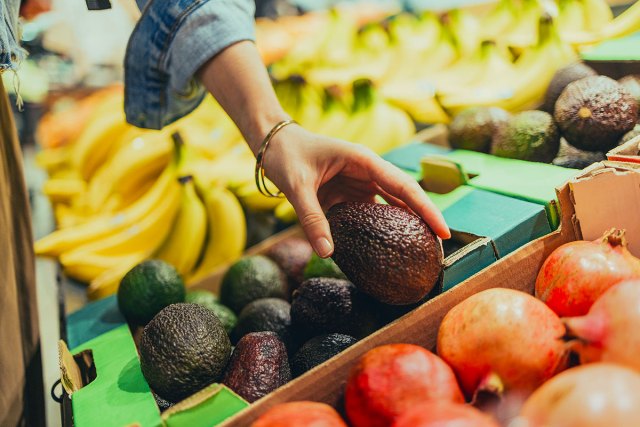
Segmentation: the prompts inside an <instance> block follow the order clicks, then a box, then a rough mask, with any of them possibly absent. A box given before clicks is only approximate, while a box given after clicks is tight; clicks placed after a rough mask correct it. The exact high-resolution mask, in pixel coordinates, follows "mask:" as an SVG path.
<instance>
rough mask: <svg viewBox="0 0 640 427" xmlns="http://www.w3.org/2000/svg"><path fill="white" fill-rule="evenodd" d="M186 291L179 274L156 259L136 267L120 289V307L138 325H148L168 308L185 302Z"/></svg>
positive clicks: (129, 273) (121, 283)
mask: <svg viewBox="0 0 640 427" xmlns="http://www.w3.org/2000/svg"><path fill="white" fill-rule="evenodd" d="M185 292H186V291H185V287H184V282H183V281H182V277H180V274H179V273H178V271H177V270H176V269H175V268H174V267H173V266H172V265H171V264H167V263H166V262H164V261H161V260H157V259H152V260H147V261H143V262H141V263H140V264H138V265H136V266H135V267H133V268H132V269H131V270H130V271H129V272H128V273H127V274H125V276H124V277H123V278H122V281H121V282H120V286H119V287H118V307H119V308H120V311H121V312H122V314H123V315H124V317H125V318H126V319H127V321H129V322H130V323H133V324H135V325H146V324H147V323H149V321H150V320H151V319H153V316H155V315H156V314H158V312H159V311H160V310H162V309H163V308H165V307H166V306H168V305H170V304H174V303H178V302H184V299H185Z"/></svg>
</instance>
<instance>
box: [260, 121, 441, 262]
mask: <svg viewBox="0 0 640 427" xmlns="http://www.w3.org/2000/svg"><path fill="white" fill-rule="evenodd" d="M264 169H265V173H266V175H267V177H268V178H269V179H270V180H271V181H272V182H273V183H274V184H275V185H277V186H278V188H279V189H280V190H281V191H282V192H283V193H284V194H285V195H286V196H287V198H288V199H289V201H290V202H291V204H292V205H293V207H294V208H295V210H296V212H297V214H298V219H299V220H300V224H301V225H302V227H303V229H304V231H305V233H306V235H307V238H308V239H309V242H311V245H312V246H313V249H314V250H315V251H316V253H317V254H318V255H319V256H321V257H323V258H326V257H328V256H331V254H332V253H333V239H332V238H331V232H330V229H329V223H328V222H327V219H326V217H325V215H324V211H326V210H328V209H329V208H330V207H331V206H333V205H335V204H337V203H340V202H344V201H363V202H371V203H373V202H374V198H375V196H376V195H380V196H381V197H382V198H383V199H384V200H385V201H387V203H389V204H391V205H395V206H399V207H402V208H405V209H409V210H411V211H413V212H414V213H416V214H417V215H418V216H420V217H422V219H424V221H425V222H426V223H427V224H429V226H430V227H431V228H432V229H433V231H434V232H435V233H436V234H437V235H438V236H440V237H441V238H443V239H447V238H449V237H450V236H451V233H450V232H449V228H448V227H447V225H446V223H445V221H444V218H443V217H442V214H441V213H440V211H439V210H438V209H437V208H436V206H435V205H434V204H433V202H431V200H429V197H427V195H426V194H425V192H424V191H423V190H422V188H421V187H420V185H418V183H417V182H416V181H415V180H413V179H412V178H411V177H409V176H408V175H407V174H405V173H404V172H402V171H401V170H399V169H398V168H396V167H395V166H393V165H392V164H391V163H389V162H387V161H385V160H383V159H382V158H380V157H379V156H377V155H376V154H375V153H374V152H373V151H371V150H369V149H368V148H366V147H364V146H361V145H356V144H353V143H350V142H345V141H340V140H338V139H334V138H329V137H325V136H322V135H317V134H314V133H311V132H309V131H307V130H305V129H303V128H302V127H300V126H298V125H295V124H293V125H289V126H286V127H284V128H283V129H282V130H280V131H279V132H278V133H277V134H276V135H275V136H274V137H273V139H272V141H271V143H270V145H269V149H268V150H267V152H266V154H265V159H264Z"/></svg>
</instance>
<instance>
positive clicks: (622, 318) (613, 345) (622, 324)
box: [562, 280, 640, 371]
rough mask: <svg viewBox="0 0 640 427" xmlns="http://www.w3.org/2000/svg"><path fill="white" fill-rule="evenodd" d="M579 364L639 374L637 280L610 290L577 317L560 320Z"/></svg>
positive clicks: (639, 297)
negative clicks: (623, 367)
mask: <svg viewBox="0 0 640 427" xmlns="http://www.w3.org/2000/svg"><path fill="white" fill-rule="evenodd" d="M562 320H563V321H564V323H565V325H566V326H567V329H568V332H569V335H571V336H574V337H576V338H578V340H576V341H572V342H571V344H573V350H575V351H576V352H577V353H578V354H579V355H580V361H581V362H582V363H588V362H597V361H603V362H613V363H619V364H621V365H626V366H628V367H629V368H633V369H635V370H637V371H640V358H639V357H638V355H639V354H640V334H638V331H639V330H640V280H630V281H627V282H622V283H619V284H617V285H614V286H613V287H611V288H610V289H609V290H608V291H606V292H605V293H604V294H602V296H601V297H600V298H598V299H597V300H596V302H595V303H594V304H593V305H592V306H591V309H590V310H589V312H588V313H587V314H586V315H584V316H580V317H566V318H563V319H562Z"/></svg>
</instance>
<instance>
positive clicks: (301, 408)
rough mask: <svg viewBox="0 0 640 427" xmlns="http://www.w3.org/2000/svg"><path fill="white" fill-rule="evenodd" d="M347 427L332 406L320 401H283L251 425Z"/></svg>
mask: <svg viewBox="0 0 640 427" xmlns="http://www.w3.org/2000/svg"><path fill="white" fill-rule="evenodd" d="M309 426H313V427H347V424H345V422H344V421H343V420H342V418H340V415H338V413H337V412H336V410H335V409H333V408H332V407H331V406H329V405H327V404H324V403H319V402H309V401H302V402H288V403H281V404H279V405H276V406H274V407H273V408H271V409H269V410H268V411H267V412H265V413H264V414H262V416H260V418H258V419H257V420H256V421H254V422H253V424H251V427H309Z"/></svg>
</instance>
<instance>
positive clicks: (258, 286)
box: [220, 255, 287, 313]
mask: <svg viewBox="0 0 640 427" xmlns="http://www.w3.org/2000/svg"><path fill="white" fill-rule="evenodd" d="M286 288H287V284H286V279H285V276H284V273H283V272H282V270H280V267H278V264H276V263H275V262H273V261H272V260H270V259H269V258H267V257H266V256H263V255H254V256H248V257H244V258H242V259H240V260H238V261H236V262H235V263H234V264H233V265H232V266H231V267H230V268H229V270H227V272H226V273H225V275H224V277H223V278H222V284H221V285H220V302H222V303H223V304H224V305H226V306H227V307H229V308H231V309H232V310H233V311H235V312H236V313H240V311H241V310H242V309H243V308H244V306H245V305H247V304H249V303H250V302H251V301H255V300H257V299H260V298H271V297H273V298H285V297H286V295H285V294H286Z"/></svg>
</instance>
